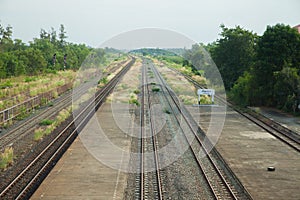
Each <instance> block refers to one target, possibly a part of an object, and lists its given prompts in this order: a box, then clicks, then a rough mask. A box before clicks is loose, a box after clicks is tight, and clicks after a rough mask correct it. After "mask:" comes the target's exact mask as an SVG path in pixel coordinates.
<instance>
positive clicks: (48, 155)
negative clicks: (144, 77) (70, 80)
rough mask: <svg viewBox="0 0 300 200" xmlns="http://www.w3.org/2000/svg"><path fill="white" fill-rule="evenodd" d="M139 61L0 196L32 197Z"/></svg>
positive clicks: (109, 85)
mask: <svg viewBox="0 0 300 200" xmlns="http://www.w3.org/2000/svg"><path fill="white" fill-rule="evenodd" d="M134 62H135V58H131V61H130V62H129V63H128V64H127V65H126V66H125V67H124V68H123V69H122V70H121V71H120V72H119V73H118V74H117V75H116V76H115V77H114V78H112V79H111V81H110V82H108V83H107V84H106V85H105V86H104V87H103V88H102V89H101V90H100V91H97V92H96V94H95V97H94V98H93V99H92V100H91V101H89V103H87V105H86V106H85V107H84V108H82V109H81V110H80V111H79V112H77V115H76V116H75V117H74V118H70V119H69V123H68V124H67V125H66V126H65V127H64V128H63V129H62V130H61V131H60V132H59V133H58V134H57V135H56V136H55V138H53V139H52V138H51V140H49V141H48V142H49V143H48V144H47V145H46V146H45V147H44V148H43V149H41V150H40V151H39V153H38V155H36V156H35V157H34V158H33V159H30V160H31V161H30V162H29V163H28V164H27V166H26V168H24V169H22V171H21V172H20V173H19V174H18V175H17V176H16V177H15V178H14V179H13V180H12V181H10V183H9V184H7V185H6V186H5V187H4V188H1V192H0V199H29V197H30V196H31V195H32V194H33V192H34V191H35V189H36V188H37V187H38V185H39V184H40V183H41V182H42V180H43V179H44V178H45V177H46V176H47V174H48V173H49V172H50V170H51V169H52V167H53V166H54V165H55V163H56V162H57V161H58V160H59V158H60V157H61V156H62V155H63V153H64V152H65V151H66V149H67V148H68V147H69V145H71V143H72V142H73V140H74V139H75V138H76V137H77V135H78V133H79V132H80V131H81V130H82V128H83V127H84V126H85V124H86V123H87V122H88V120H89V119H90V118H91V117H92V115H93V114H94V112H95V109H97V108H99V106H100V105H101V104H102V103H103V102H104V100H105V98H106V96H107V95H108V94H109V93H110V92H111V91H112V90H113V88H114V87H115V86H116V84H117V83H118V81H119V80H120V78H122V76H123V75H124V74H125V73H126V72H127V71H128V70H129V68H130V67H131V66H132V65H133V63H134Z"/></svg>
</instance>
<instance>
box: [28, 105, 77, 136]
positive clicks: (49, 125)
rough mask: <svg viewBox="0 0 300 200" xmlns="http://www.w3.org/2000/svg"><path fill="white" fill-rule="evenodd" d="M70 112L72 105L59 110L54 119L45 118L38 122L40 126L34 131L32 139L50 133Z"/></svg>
mask: <svg viewBox="0 0 300 200" xmlns="http://www.w3.org/2000/svg"><path fill="white" fill-rule="evenodd" d="M71 113H72V107H71V106H70V107H68V108H66V109H63V110H61V111H60V112H59V113H58V115H57V116H56V118H55V119H54V120H49V119H45V120H42V121H41V122H40V125H41V126H44V127H39V128H38V129H36V130H35V131H34V136H33V139H34V140H35V141H38V140H41V139H42V138H43V137H44V136H46V135H49V134H50V133H52V132H53V131H54V130H55V129H56V128H57V127H58V126H59V125H61V123H62V122H64V121H65V120H66V119H67V118H68V117H69V116H70V115H71Z"/></svg>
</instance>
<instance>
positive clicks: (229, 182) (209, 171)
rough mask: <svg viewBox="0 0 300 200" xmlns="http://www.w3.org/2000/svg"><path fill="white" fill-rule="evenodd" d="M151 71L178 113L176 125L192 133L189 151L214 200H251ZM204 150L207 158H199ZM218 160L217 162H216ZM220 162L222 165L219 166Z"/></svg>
mask: <svg viewBox="0 0 300 200" xmlns="http://www.w3.org/2000/svg"><path fill="white" fill-rule="evenodd" d="M151 68H152V71H153V72H154V74H155V77H156V78H157V81H158V82H159V83H160V85H162V88H161V90H162V93H163V94H164V96H165V99H166V101H167V102H168V104H169V105H170V108H171V109H172V111H171V112H172V113H180V116H179V115H175V117H176V119H177V123H178V124H180V121H181V120H182V119H183V120H184V123H185V124H186V125H187V127H188V128H189V130H190V131H191V132H192V133H193V135H194V137H195V139H196V141H197V143H193V144H192V145H191V146H190V151H191V152H192V154H193V157H194V158H195V161H196V162H197V164H198V166H199V169H200V170H201V171H202V173H203V175H204V177H205V179H206V182H207V185H208V186H209V188H210V190H211V192H212V194H213V198H214V199H252V198H251V196H250V195H249V193H248V192H247V191H246V190H245V188H244V187H243V186H242V184H241V183H240V182H239V181H238V180H237V178H236V177H235V175H234V174H233V172H232V171H231V170H229V167H228V165H226V163H225V162H222V161H223V159H222V158H221V156H220V154H218V153H217V151H216V149H214V148H213V149H212V150H211V151H212V152H208V151H207V149H210V148H209V145H211V144H210V143H204V142H203V138H204V137H205V134H204V133H203V132H202V131H201V130H200V128H199V127H198V125H197V123H196V122H195V121H194V120H193V119H192V118H191V116H190V115H189V114H188V111H187V110H186V109H184V107H181V106H180V105H179V102H178V101H177V100H176V97H175V94H174V92H172V91H171V90H170V89H169V87H168V86H167V85H166V83H165V81H164V79H163V78H162V77H161V75H160V73H159V72H158V71H157V69H156V68H155V67H154V66H153V65H151ZM180 128H181V127H180ZM182 133H183V134H184V137H185V139H186V142H187V143H189V139H188V136H186V133H185V131H184V130H183V129H182ZM201 149H202V150H204V152H205V154H206V155H207V156H204V157H199V151H200V150H201ZM218 160H219V161H218ZM220 162H221V163H222V165H220Z"/></svg>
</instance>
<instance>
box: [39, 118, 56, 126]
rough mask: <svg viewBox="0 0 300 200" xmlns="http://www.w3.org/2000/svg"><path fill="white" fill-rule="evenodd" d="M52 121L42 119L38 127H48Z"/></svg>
mask: <svg viewBox="0 0 300 200" xmlns="http://www.w3.org/2000/svg"><path fill="white" fill-rule="evenodd" d="M53 122H54V121H53V120H50V119H43V120H42V121H41V122H40V125H41V126H48V125H51V124H53Z"/></svg>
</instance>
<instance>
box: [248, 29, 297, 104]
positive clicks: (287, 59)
mask: <svg viewBox="0 0 300 200" xmlns="http://www.w3.org/2000/svg"><path fill="white" fill-rule="evenodd" d="M256 60H257V62H256V64H255V65H254V67H253V72H252V73H253V77H254V79H255V81H254V82H255V85H254V87H257V88H260V90H261V93H260V94H259V95H258V96H256V97H254V98H257V99H260V102H258V103H259V104H262V105H267V106H276V105H277V103H278V102H277V100H276V98H277V97H278V96H277V95H275V93H274V92H275V90H274V85H276V82H277V81H279V79H278V77H279V76H278V73H279V72H281V73H282V70H283V68H295V69H298V70H299V68H300V34H299V33H298V32H297V30H295V29H293V28H291V27H290V26H287V25H284V24H276V25H275V26H268V27H267V30H266V31H265V32H264V34H263V36H262V37H261V38H260V40H259V41H258V43H257V56H256Z"/></svg>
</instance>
